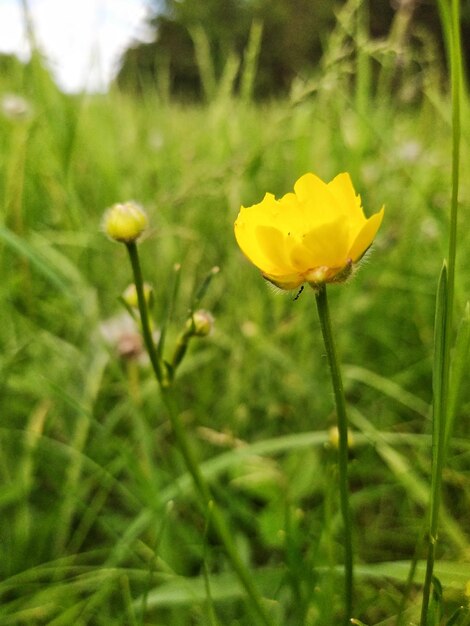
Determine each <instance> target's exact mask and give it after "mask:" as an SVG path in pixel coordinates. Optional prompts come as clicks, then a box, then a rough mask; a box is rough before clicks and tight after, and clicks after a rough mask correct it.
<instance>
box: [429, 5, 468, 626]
mask: <svg viewBox="0 0 470 626" xmlns="http://www.w3.org/2000/svg"><path fill="white" fill-rule="evenodd" d="M438 7H439V11H440V16H441V22H442V28H443V32H444V39H445V41H446V46H447V53H448V57H449V62H450V68H451V86H452V192H451V206H450V231H449V254H448V261H447V263H446V262H444V265H443V268H442V271H441V275H440V279H439V287H438V294H437V304H436V321H435V330H434V371H433V432H432V450H433V456H432V477H431V497H430V511H429V527H428V552H427V559H426V574H425V578H424V585H423V600H422V605H421V619H420V626H426V623H427V621H428V607H429V600H430V595H431V585H432V579H433V570H434V560H435V555H436V544H437V539H438V527H439V509H440V503H441V491H442V473H443V469H444V466H445V457H446V441H448V439H449V437H450V435H451V432H450V426H449V424H451V423H452V421H453V416H452V415H450V411H449V408H448V407H449V380H450V361H451V358H450V352H451V347H452V325H453V308H454V284H455V261H456V253H457V216H458V195H459V174H460V135H461V130H460V100H461V89H462V82H463V78H462V77H463V71H462V50H461V36H460V0H452V2H451V3H447V2H445V1H444V0H438Z"/></svg>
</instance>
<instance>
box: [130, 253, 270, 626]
mask: <svg viewBox="0 0 470 626" xmlns="http://www.w3.org/2000/svg"><path fill="white" fill-rule="evenodd" d="M126 245H127V250H128V252H129V258H130V261H131V265H132V271H133V274H134V283H135V287H136V291H137V301H138V305H139V312H140V320H141V324H142V335H143V338H144V342H145V347H146V348H147V352H148V355H149V358H150V362H151V364H152V369H153V371H154V374H155V377H156V378H157V380H158V383H159V385H160V389H161V392H162V397H163V401H164V403H165V407H166V409H167V411H168V416H169V418H170V422H171V425H172V429H173V432H174V435H175V438H176V442H177V444H178V447H179V450H180V452H181V454H182V456H183V459H184V462H185V465H186V469H187V470H188V472H189V474H190V475H191V478H192V479H193V482H194V485H195V487H196V490H197V492H198V493H199V496H200V498H201V500H202V506H203V510H204V512H205V514H206V515H208V516H209V517H210V521H211V523H212V525H213V526H214V529H215V531H216V532H217V534H218V536H219V540H220V541H221V543H222V544H223V546H224V549H225V553H226V555H227V557H228V559H229V561H230V563H231V564H232V567H233V569H234V570H235V573H236V574H237V576H238V578H239V580H240V582H241V583H242V585H243V587H244V588H245V591H246V593H247V596H248V598H249V599H250V601H251V605H252V607H253V610H254V611H255V613H256V615H257V616H258V619H259V622H260V623H262V624H263V625H264V626H273V621H272V620H271V618H270V617H269V615H268V613H267V611H266V609H265V607H264V606H263V599H262V597H261V594H260V593H259V591H258V588H257V587H256V585H255V583H254V581H253V577H252V576H251V575H250V572H249V571H248V569H247V568H246V567H245V565H244V563H243V561H242V559H241V558H240V556H239V554H238V551H237V548H236V546H235V543H234V541H233V534H232V533H231V531H230V529H229V527H228V524H227V523H226V521H225V518H224V517H223V515H222V514H221V512H220V510H219V508H218V507H217V506H216V504H215V502H214V499H213V497H212V494H211V491H210V488H209V485H208V484H207V482H206V480H205V478H204V475H203V473H202V472H201V470H200V467H199V464H198V461H197V459H196V457H195V455H194V453H193V449H192V447H191V445H190V443H189V438H188V434H187V432H186V430H185V428H184V427H183V426H182V424H181V422H180V419H179V415H178V411H177V410H176V408H175V406H174V402H173V396H172V390H171V384H172V380H171V378H170V377H169V375H168V373H167V372H166V369H165V365H164V363H163V361H162V357H161V355H159V354H158V352H157V349H156V346H155V343H154V341H153V337H152V331H151V326H150V320H149V316H148V311H147V304H146V301H145V295H144V281H143V277H142V270H141V267H140V261H139V254H138V250H137V246H136V244H135V243H128V244H126Z"/></svg>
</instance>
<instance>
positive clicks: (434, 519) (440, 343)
mask: <svg viewBox="0 0 470 626" xmlns="http://www.w3.org/2000/svg"><path fill="white" fill-rule="evenodd" d="M447 289H448V284H447V266H446V264H445V263H444V265H443V267H442V271H441V275H440V278H439V286H438V290H437V301H436V320H435V325H434V326H435V330H434V371H433V419H432V428H433V432H432V475H431V499H430V508H429V527H428V551H427V558H426V573H425V577H424V585H423V600H422V605H421V621H420V626H426V623H427V618H428V608H429V599H430V596H431V585H432V578H433V571H434V561H435V557H436V545H437V535H438V528H439V509H440V501H441V489H442V471H443V468H444V452H445V443H446V436H445V435H446V407H447V386H448V377H447V376H446V369H447V360H448V355H447V356H446V349H445V345H446V343H445V341H446V332H445V331H446V319H447V316H448V312H447V299H446V295H447Z"/></svg>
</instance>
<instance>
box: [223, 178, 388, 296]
mask: <svg viewBox="0 0 470 626" xmlns="http://www.w3.org/2000/svg"><path fill="white" fill-rule="evenodd" d="M383 212H384V209H383V207H382V209H381V210H380V211H379V212H378V213H375V214H374V215H372V217H370V218H368V219H367V218H366V217H365V215H364V212H363V209H362V205H361V198H360V196H358V195H356V192H355V191H354V187H353V185H352V182H351V178H350V176H349V174H347V173H343V174H338V176H336V177H335V178H334V179H333V180H332V181H331V182H329V183H325V182H323V181H322V180H321V179H320V178H318V177H317V176H315V175H314V174H305V175H304V176H302V177H301V178H299V180H298V181H297V182H296V183H295V185H294V193H287V194H286V195H285V196H283V197H282V198H281V199H280V200H276V198H275V197H274V196H273V194H271V193H267V194H266V195H265V196H264V198H263V200H262V201H261V202H260V203H259V204H254V205H253V206H251V207H241V209H240V213H239V214H238V218H237V220H236V222H235V237H236V239H237V242H238V245H239V246H240V248H241V250H242V251H243V253H244V254H245V256H246V257H248V259H249V260H250V261H251V262H252V263H253V264H254V265H256V267H257V268H258V269H260V270H261V272H262V274H263V276H264V277H265V278H266V279H267V280H269V281H270V282H272V283H273V284H274V285H276V286H277V287H280V288H281V289H295V288H297V287H299V286H300V285H302V284H303V283H305V282H307V283H309V284H310V285H311V286H312V287H314V288H315V287H318V286H319V285H321V284H322V283H328V282H340V281H343V280H345V279H346V278H347V277H348V276H349V274H350V273H351V271H352V268H353V266H354V264H356V263H357V262H358V261H360V259H361V258H362V257H363V256H364V254H365V252H366V251H367V250H368V248H369V247H370V245H371V244H372V242H373V240H374V237H375V235H376V233H377V231H378V229H379V226H380V224H381V222H382V217H383Z"/></svg>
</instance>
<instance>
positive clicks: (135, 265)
mask: <svg viewBox="0 0 470 626" xmlns="http://www.w3.org/2000/svg"><path fill="white" fill-rule="evenodd" d="M126 247H127V251H128V253H129V259H130V261H131V265H132V272H133V274H134V283H135V289H136V291H137V303H138V305H139V313H140V321H141V324H142V335H143V337H144V342H145V347H146V348H147V352H148V355H149V358H150V362H151V364H152V369H153V371H154V372H155V376H156V377H157V380H158V382H159V383H160V385H162V386H165V384H166V378H167V376H166V374H165V367H164V365H163V363H162V360H161V358H160V357H159V355H158V354H157V349H156V347H155V343H154V341H153V337H152V330H151V326H150V320H149V316H148V309H147V302H146V300H145V294H144V279H143V277H142V269H141V267H140V260H139V253H138V251H137V245H136V244H135V242H131V243H128V244H126Z"/></svg>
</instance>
